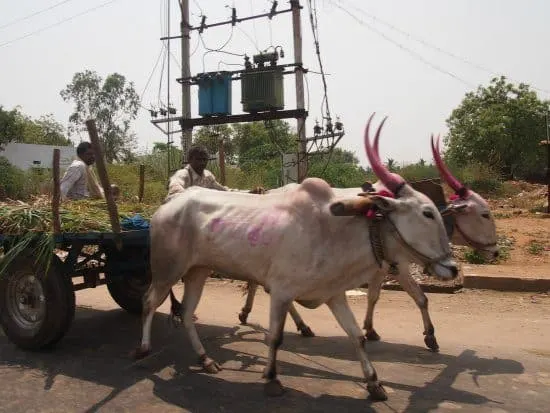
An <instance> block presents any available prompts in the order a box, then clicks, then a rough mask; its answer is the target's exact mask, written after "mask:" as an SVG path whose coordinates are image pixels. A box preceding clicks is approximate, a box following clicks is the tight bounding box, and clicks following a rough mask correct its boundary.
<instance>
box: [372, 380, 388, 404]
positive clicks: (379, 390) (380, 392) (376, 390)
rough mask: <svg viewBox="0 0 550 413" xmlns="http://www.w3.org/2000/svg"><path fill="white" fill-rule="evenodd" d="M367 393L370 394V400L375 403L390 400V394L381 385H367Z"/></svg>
mask: <svg viewBox="0 0 550 413" xmlns="http://www.w3.org/2000/svg"><path fill="white" fill-rule="evenodd" d="M367 391H368V392H369V395H370V398H371V399H372V400H375V401H384V400H388V394H387V393H386V390H384V387H382V385H381V384H380V383H377V384H369V385H367Z"/></svg>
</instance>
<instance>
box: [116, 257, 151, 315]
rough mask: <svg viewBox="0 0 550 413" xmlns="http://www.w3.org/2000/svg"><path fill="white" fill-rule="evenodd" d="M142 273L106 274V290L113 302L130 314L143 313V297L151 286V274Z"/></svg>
mask: <svg viewBox="0 0 550 413" xmlns="http://www.w3.org/2000/svg"><path fill="white" fill-rule="evenodd" d="M144 271H145V275H144V274H143V273H141V274H138V273H135V272H132V273H118V274H117V275H110V274H106V278H107V289H108V290H109V294H111V297H113V300H115V302H116V303H117V304H118V305H119V306H120V307H121V308H123V309H124V310H126V311H128V312H129V313H131V314H141V313H142V312H143V296H144V295H145V293H146V292H147V289H148V288H149V285H150V284H151V273H150V271H149V269H148V268H147V269H144Z"/></svg>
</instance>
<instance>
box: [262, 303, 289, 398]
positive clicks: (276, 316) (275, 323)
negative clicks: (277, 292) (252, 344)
mask: <svg viewBox="0 0 550 413" xmlns="http://www.w3.org/2000/svg"><path fill="white" fill-rule="evenodd" d="M289 305H290V303H289V302H284V301H279V300H274V299H273V296H272V297H271V303H270V311H269V336H268V343H269V355H268V359H267V365H266V367H265V370H264V374H263V377H264V378H265V379H267V382H266V384H265V392H266V394H267V395H268V396H280V395H281V394H283V386H282V385H281V382H280V381H279V380H277V368H276V363H277V350H278V349H279V347H280V346H281V344H282V343H283V330H284V328H285V320H286V314H287V312H288V307H289Z"/></svg>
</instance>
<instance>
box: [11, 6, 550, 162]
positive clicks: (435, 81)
mask: <svg viewBox="0 0 550 413" xmlns="http://www.w3.org/2000/svg"><path fill="white" fill-rule="evenodd" d="M300 3H301V5H302V6H304V8H303V9H302V13H301V24H302V35H303V62H304V66H305V67H306V68H308V69H310V70H311V72H310V73H308V74H307V85H308V88H307V89H306V92H305V95H306V109H308V110H309V117H308V118H307V121H306V128H307V135H308V136H311V135H312V134H313V126H314V123H315V119H320V117H321V103H322V98H323V86H322V81H321V76H320V75H319V74H317V73H314V72H318V71H319V64H318V62H317V57H316V54H315V47H314V42H313V37H312V28H311V25H310V19H309V10H308V7H307V4H308V2H307V0H301V1H300ZM312 3H314V4H315V5H316V10H317V13H316V15H317V24H318V32H319V47H320V53H321V59H322V63H323V67H324V71H325V73H326V74H327V76H326V79H327V96H328V101H329V104H330V111H331V113H332V114H333V117H335V116H336V115H338V116H339V117H340V120H341V121H342V122H343V124H344V128H345V131H346V134H345V136H344V137H343V138H342V140H341V141H340V143H339V144H338V146H339V147H340V148H343V149H348V150H351V151H353V152H354V153H355V154H356V156H357V157H358V158H359V160H360V163H361V164H362V165H363V166H366V165H368V163H367V159H366V155H365V152H364V148H363V131H364V128H365V124H366V121H367V119H368V117H369V116H370V115H371V113H373V112H376V117H375V119H374V124H375V125H377V124H378V122H380V121H381V120H382V118H383V117H384V116H388V120H387V122H386V124H385V126H384V130H383V132H382V135H381V143H380V154H381V157H382V158H383V159H388V158H393V159H395V160H396V161H398V162H400V163H412V162H417V161H418V160H419V159H420V158H423V159H425V160H427V161H428V162H431V161H432V157H431V152H430V144H429V139H430V134H431V133H434V134H438V133H441V134H442V135H444V134H445V133H446V132H447V128H446V123H445V121H446V119H447V118H448V117H449V115H450V114H451V112H452V110H453V109H454V108H456V107H457V106H458V105H459V104H460V102H461V100H462V98H463V97H464V95H465V94H466V93H467V92H469V91H472V90H475V89H476V88H477V87H478V86H479V85H486V84H488V83H489V82H490V80H491V78H492V77H494V76H499V75H505V76H507V77H508V78H509V79H510V80H511V81H514V82H524V83H527V84H529V85H531V86H532V87H533V88H537V89H536V91H537V92H538V93H539V97H540V98H543V99H548V98H550V93H549V91H550V78H549V77H548V75H547V73H548V72H549V69H550V48H548V46H547V44H546V41H547V39H548V38H550V25H548V16H550V2H548V1H544V0H524V1H522V2H518V1H511V0H483V1H478V0H461V1H451V0H437V1H435V0H416V1H406V0H385V1H373V0H362V1H361V0H317V1H312ZM231 7H236V9H237V15H238V16H239V17H244V16H249V15H252V14H260V13H263V12H267V11H268V10H269V9H270V7H271V1H268V0H234V1H229V0H227V1H220V0H217V1H216V0H197V1H193V0H191V2H190V12H191V24H192V25H194V26H197V25H199V23H200V16H201V15H206V16H207V20H206V21H207V23H214V22H218V21H222V20H226V19H227V18H228V17H229V16H230V14H231V9H230V8H231ZM288 7H289V5H288V2H287V1H279V6H278V9H279V10H281V9H286V8H288ZM45 9H49V10H45ZM168 9H170V19H168ZM44 10H45V11H44ZM179 21H180V13H179V5H178V2H177V1H175V0H172V1H169V0H151V1H143V0H65V1H60V0H42V1H40V2H38V1H36V0H34V1H32V0H18V1H17V2H14V1H7V0H2V1H0V105H2V106H3V107H4V109H11V108H13V107H15V106H17V105H19V106H21V110H22V111H23V112H24V113H26V114H28V115H30V116H32V117H39V116H41V115H44V114H48V113H51V114H53V115H54V117H55V118H56V119H57V120H58V121H60V122H61V123H62V124H63V125H67V122H68V118H69V115H70V114H71V112H72V105H71V104H70V103H66V102H64V101H63V100H62V98H61V96H60V94H59V92H60V91H61V90H62V89H63V88H64V87H65V86H66V85H67V84H68V83H70V81H71V79H72V76H73V74H74V73H76V72H80V71H84V70H86V69H88V70H93V71H96V72H97V73H98V74H99V75H100V76H102V77H103V78H104V77H106V76H107V75H109V74H111V73H115V72H117V73H120V74H122V75H124V76H125V77H126V78H127V79H128V80H129V81H132V82H133V83H134V85H135V88H136V91H137V93H138V94H139V95H140V96H142V106H143V109H141V110H140V111H139V114H138V117H137V119H136V120H135V121H134V122H133V124H132V130H133V131H134V132H135V133H136V135H137V138H138V143H139V147H140V149H142V150H147V149H148V150H150V149H151V148H152V145H153V142H165V141H166V136H165V135H164V134H163V133H162V132H161V131H159V130H158V129H157V128H155V127H154V126H153V125H152V124H151V122H150V120H151V117H150V114H149V112H148V110H147V108H149V107H150V106H151V105H154V106H156V107H158V106H159V102H160V103H164V104H166V101H167V85H168V83H169V84H170V102H171V103H172V104H173V105H174V106H175V107H176V108H177V110H178V115H179V114H181V110H180V109H181V97H180V90H181V89H180V86H179V84H178V83H177V82H176V81H175V79H176V78H177V77H180V76H181V49H180V42H179V40H173V41H171V42H170V51H171V55H172V56H171V58H170V72H171V73H170V77H168V76H167V67H168V59H167V58H163V57H164V56H166V55H167V54H166V53H163V51H165V50H166V42H162V41H160V37H161V36H163V35H166V34H167V33H169V34H170V35H178V34H179ZM168 26H169V27H168ZM190 42H191V50H192V51H194V53H193V55H192V57H191V61H190V65H191V74H192V75H196V74H198V73H201V72H205V71H206V72H208V71H215V70H219V69H225V70H236V69H239V67H238V65H242V63H243V57H242V55H243V54H247V55H248V56H252V55H254V54H257V53H258V52H259V51H261V50H265V49H267V48H268V47H270V46H272V45H273V46H277V45H280V46H282V47H283V50H284V52H285V56H284V58H282V59H280V61H279V62H280V63H281V64H289V63H294V58H293V53H294V52H293V43H292V24H291V14H290V13H286V14H280V15H278V16H276V17H275V18H274V19H273V20H272V21H269V20H268V19H265V18H264V19H258V20H253V21H249V22H243V23H240V24H237V25H236V26H235V27H234V28H232V26H231V25H226V26H221V27H216V28H210V29H207V30H205V31H204V33H203V34H202V40H201V39H199V37H198V33H197V31H193V32H192V34H191V41H190ZM203 42H204V44H205V45H206V46H207V47H208V48H211V49H216V48H219V47H220V46H222V45H223V44H224V43H226V42H227V45H226V46H225V47H224V48H223V51H225V52H230V53H232V54H229V53H213V52H211V53H207V54H206V55H205V48H204V47H203ZM159 56H160V59H159ZM157 61H158V64H157V65H156V67H155V64H156V63H157ZM235 65H236V66H235ZM167 79H169V80H168V81H167ZM148 80H149V82H148ZM284 86H285V90H284V96H285V109H294V108H296V102H295V84H294V76H293V75H287V76H285V84H284ZM197 96H198V90H197V87H196V86H193V87H192V93H191V100H192V115H193V117H197V116H198V114H197V111H198V97H197ZM232 110H233V113H234V114H236V113H242V106H241V103H240V84H239V83H238V81H235V82H233V105H232ZM289 121H290V123H291V125H292V126H293V127H295V126H296V121H295V120H294V119H291V120H289ZM76 140H77V141H78V138H76Z"/></svg>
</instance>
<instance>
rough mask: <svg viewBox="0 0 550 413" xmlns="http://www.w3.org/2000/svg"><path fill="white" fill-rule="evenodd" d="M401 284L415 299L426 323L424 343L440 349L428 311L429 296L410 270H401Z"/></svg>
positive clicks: (436, 349) (432, 348)
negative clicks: (404, 271)
mask: <svg viewBox="0 0 550 413" xmlns="http://www.w3.org/2000/svg"><path fill="white" fill-rule="evenodd" d="M397 279H398V281H399V284H401V287H403V290H405V291H406V292H407V293H408V294H409V295H410V296H411V297H412V299H413V300H414V302H415V303H416V305H417V306H418V308H419V309H420V313H421V314H422V322H423V323H424V343H425V344H426V346H427V347H428V348H429V349H430V350H432V351H439V345H438V344H437V340H436V338H435V329H434V326H433V324H432V320H431V318H430V313H429V312H428V297H426V294H424V292H423V291H422V289H421V288H420V286H419V285H418V283H417V282H416V281H415V280H414V279H413V278H412V277H411V276H410V274H409V273H408V272H406V273H402V272H400V273H399V275H398V276H397Z"/></svg>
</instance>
